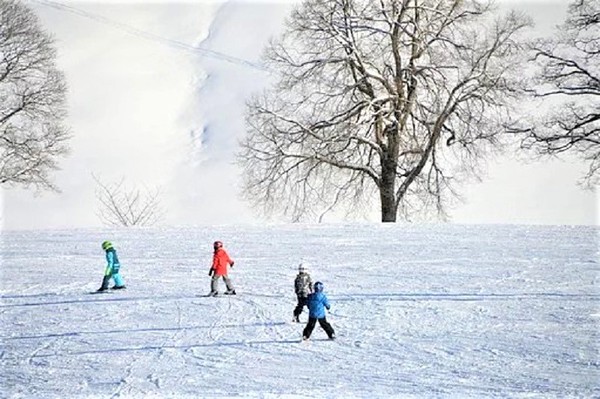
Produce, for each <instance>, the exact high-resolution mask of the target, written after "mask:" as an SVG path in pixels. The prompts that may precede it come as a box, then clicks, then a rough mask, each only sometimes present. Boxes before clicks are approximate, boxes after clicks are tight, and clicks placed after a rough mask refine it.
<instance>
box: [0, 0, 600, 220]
mask: <svg viewBox="0 0 600 399" xmlns="http://www.w3.org/2000/svg"><path fill="white" fill-rule="evenodd" d="M507 2H508V3H513V4H512V5H514V6H517V5H518V7H520V8H521V9H524V10H526V11H528V12H530V13H531V14H532V16H533V17H534V18H535V19H536V22H537V26H538V29H539V30H541V31H544V32H545V31H548V30H549V29H551V28H552V26H554V25H555V24H558V23H560V22H561V20H562V17H563V13H564V10H565V7H566V3H565V2H555V3H548V2H543V1H536V2H529V3H526V4H525V5H523V4H522V3H521V2H518V4H517V2H516V1H515V2H511V1H507ZM217 3H218V2H215V1H209V2H192V1H188V2H178V3H175V4H167V3H165V2H154V3H150V4H148V3H140V2H131V1H128V2H114V1H111V2H108V3H107V2H102V3H95V2H89V1H88V2H79V3H75V2H68V3H65V4H68V5H71V6H73V7H77V9H78V10H83V11H85V12H86V13H89V14H88V15H92V16H97V18H96V20H94V19H90V18H87V17H85V16H82V15H76V14H74V13H71V12H67V11H65V10H57V9H55V8H51V7H48V6H44V5H41V4H38V3H35V2H30V3H29V4H31V5H32V6H33V7H34V9H35V10H36V11H37V12H38V14H39V15H40V17H41V20H42V23H43V25H44V27H45V28H46V29H47V30H48V31H49V32H51V33H52V34H53V35H54V36H55V37H56V39H57V46H58V50H59V67H60V68H61V69H62V70H64V71H65V73H66V76H67V81H68V84H69V105H70V117H69V121H68V122H69V124H70V126H71V128H72V133H73V135H74V137H73V140H72V142H71V147H72V152H71V154H70V156H69V157H68V158H66V159H65V160H64V161H62V162H61V167H62V170H61V171H60V172H59V173H57V174H56V179H55V180H56V183H57V184H58V186H59V187H60V188H61V190H62V193H60V194H57V193H41V194H40V195H34V194H33V193H32V192H28V191H23V190H18V189H17V190H15V189H13V190H10V191H4V192H3V195H2V198H0V201H2V202H3V204H2V203H0V205H2V209H3V215H2V223H3V227H4V228H6V229H37V228H56V227H59V228H62V227H65V228H67V227H88V226H99V225H100V220H99V219H98V217H97V215H96V210H97V205H98V204H97V199H96V197H95V194H94V189H95V183H94V181H93V179H92V173H94V174H96V175H98V176H100V178H101V179H103V180H104V181H107V182H110V181H114V180H117V179H119V178H121V177H125V178H126V179H127V181H128V182H129V183H130V184H135V185H145V186H147V187H156V186H160V187H161V188H162V192H163V205H164V207H165V208H166V211H167V218H166V220H165V222H166V223H167V224H170V225H186V224H206V223H210V224H214V223H240V222H253V221H256V219H255V217H254V216H253V214H252V213H251V212H250V211H249V209H248V208H247V206H246V204H244V203H243V202H241V200H240V199H238V187H237V183H238V181H239V177H238V171H237V170H236V168H235V167H234V166H232V165H231V161H232V160H233V157H234V153H235V145H236V142H237V139H239V138H240V137H241V135H243V131H244V125H243V111H244V101H245V99H246V98H247V96H248V95H249V94H250V93H252V92H254V91H256V90H259V89H261V88H262V87H264V75H263V74H262V73H261V72H260V71H257V70H255V69H252V68H249V67H246V66H241V65H239V64H234V63H229V62H226V61H223V60H222V59H219V58H214V57H207V56H202V54H193V53H191V52H189V51H185V50H181V49H178V48H175V47H174V46H169V45H166V44H165V43H164V42H161V41H160V40H147V39H145V38H143V37H141V36H140V35H136V34H131V30H130V31H129V32H127V31H126V30H124V29H123V26H127V27H133V28H135V29H138V30H141V31H144V32H151V33H152V34H154V35H157V36H160V37H162V38H167V39H172V40H176V41H178V42H183V43H189V44H190V45H200V44H201V45H202V46H203V47H204V48H210V49H212V50H214V51H217V52H219V53H224V54H227V55H230V56H234V57H238V58H242V59H246V60H250V61H257V60H258V57H259V54H260V52H261V51H262V49H263V47H264V45H265V43H266V41H267V40H268V38H269V36H270V35H272V34H275V33H276V32H277V30H278V29H279V28H280V25H281V22H282V19H283V18H284V16H285V15H286V10H287V8H286V5H285V4H284V2H279V3H276V4H268V3H266V2H256V1H243V2H238V3H229V4H227V5H225V6H222V5H220V4H217ZM539 3H542V4H539ZM215 17H216V18H217V19H216V22H215V23H214V25H213V26H212V27H211V28H210V29H211V34H210V37H208V39H207V35H208V32H209V31H208V29H209V27H210V24H211V22H212V21H213V19H214V18H215ZM99 18H105V20H104V22H102V21H101V20H99ZM107 20H108V21H112V22H114V23H113V24H112V25H111V24H107V23H106V21H107ZM115 24H116V25H118V26H115ZM206 39H207V40H206ZM207 76H208V79H206V77H207ZM205 79H206V80H205ZM585 170H586V167H585V165H584V164H582V163H580V162H577V161H575V160H569V161H565V160H556V161H552V162H530V163H523V162H521V161H518V160H516V159H513V158H512V157H508V156H505V157H500V158H498V159H495V160H490V162H489V164H488V173H487V176H485V177H484V180H483V182H481V183H473V184H469V185H467V186H465V187H463V189H462V194H463V197H464V200H465V202H464V204H462V205H457V206H456V207H455V208H454V209H453V211H452V212H451V216H452V220H453V221H454V222H458V223H524V224H597V223H598V219H597V209H598V207H599V204H598V199H597V197H596V196H595V195H594V193H593V192H590V191H583V190H582V189H581V188H579V187H578V186H577V185H576V181H577V180H578V179H579V178H580V177H581V176H582V175H583V174H584V172H585Z"/></svg>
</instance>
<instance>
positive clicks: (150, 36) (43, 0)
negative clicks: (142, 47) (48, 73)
mask: <svg viewBox="0 0 600 399" xmlns="http://www.w3.org/2000/svg"><path fill="white" fill-rule="evenodd" d="M30 1H33V2H35V3H38V4H41V5H44V6H46V7H51V8H54V9H57V10H60V11H65V12H70V13H72V14H75V15H79V16H81V17H85V18H89V19H92V20H94V21H96V22H99V23H103V24H105V25H110V26H112V27H114V28H117V29H119V30H122V31H124V32H127V33H128V34H130V35H134V36H138V37H141V38H143V39H146V40H150V41H154V42H158V43H162V44H165V45H167V46H170V47H174V48H178V49H180V50H185V51H190V52H193V53H200V54H204V55H206V56H208V57H211V58H215V59H218V60H222V61H226V62H230V63H232V64H237V65H242V66H246V67H250V68H253V69H258V70H261V71H268V69H267V68H266V67H265V66H263V65H260V64H257V63H254V62H251V61H248V60H245V59H243V58H238V57H233V56H231V55H227V54H224V53H221V52H218V51H214V50H209V49H205V48H202V47H195V46H192V45H189V44H187V43H183V42H180V41H177V40H173V39H169V38H166V37H163V36H159V35H156V34H154V33H151V32H148V31H144V30H141V29H138V28H134V27H133V26H130V25H127V24H124V23H121V22H117V21H114V20H112V19H110V18H106V17H103V16H101V15H97V14H94V13H91V12H88V11H84V10H82V9H80V8H76V7H72V6H69V5H66V4H64V3H60V2H57V1H51V0H30Z"/></svg>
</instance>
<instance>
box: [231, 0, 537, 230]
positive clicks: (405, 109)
mask: <svg viewBox="0 0 600 399" xmlns="http://www.w3.org/2000/svg"><path fill="white" fill-rule="evenodd" d="M493 11H494V10H493V8H492V7H491V5H490V4H489V3H485V4H483V3H481V2H478V1H463V0H401V1H400V0H378V1H372V0H307V1H304V3H303V4H302V5H301V7H300V8H298V9H296V10H295V11H294V12H293V13H292V15H291V17H290V18H289V20H288V25H287V30H286V32H285V33H284V34H283V35H282V37H281V38H280V40H278V41H277V42H273V43H272V44H271V45H270V46H269V48H268V51H267V55H266V59H267V62H268V65H269V67H270V68H271V70H274V71H276V72H277V73H278V76H279V79H278V81H277V83H276V84H275V85H274V86H273V88H272V90H269V91H267V92H266V93H264V95H262V96H257V97H256V98H254V99H253V100H252V101H251V102H250V103H249V104H248V115H247V124H248V135H247V137H246V139H245V140H244V141H243V142H242V152H241V154H240V163H241V165H242V166H243V167H244V176H245V187H244V189H245V190H244V193H245V195H246V196H247V198H248V199H249V200H250V201H251V202H252V204H253V205H254V206H257V207H260V206H262V209H263V210H264V212H265V213H266V214H269V213H270V212H272V211H273V210H274V209H277V210H278V211H281V212H282V213H284V214H286V215H289V216H291V218H292V220H301V219H303V218H309V217H310V218H313V217H319V213H321V212H323V210H325V211H327V210H328V209H329V208H331V207H332V206H336V207H340V208H342V209H345V210H346V211H347V212H355V211H356V210H357V209H360V208H361V207H363V206H367V207H370V206H371V203H372V201H373V200H374V199H375V198H377V197H378V198H379V202H380V210H381V220H382V221H383V222H395V221H396V219H397V217H398V216H401V217H403V218H408V217H410V216H411V215H413V214H414V213H415V212H417V213H419V212H424V211H427V210H430V209H432V208H434V209H436V210H437V215H438V216H442V217H443V216H445V205H446V204H447V200H449V199H451V198H454V197H455V196H457V193H456V191H455V190H454V189H453V185H454V183H455V181H456V180H457V179H459V178H463V177H466V176H468V175H469V174H472V175H476V174H477V171H478V167H477V166H478V164H479V162H480V161H481V159H482V157H483V156H484V154H486V153H487V152H488V151H489V150H493V149H494V148H496V147H497V146H499V143H500V140H499V135H500V134H501V133H503V132H504V130H503V128H502V124H503V122H504V121H505V120H506V118H507V115H508V112H509V105H510V104H511V98H512V96H513V88H512V87H511V84H510V82H511V80H510V79H509V77H510V74H511V72H512V70H513V69H514V68H516V67H517V65H518V64H519V63H518V62H516V61H515V60H516V57H519V56H520V55H521V47H520V44H519V42H518V39H517V33H518V32H519V31H521V30H522V29H523V28H525V27H526V26H528V25H529V24H530V22H529V20H528V19H527V18H525V17H524V16H522V15H519V14H516V13H509V14H507V15H505V16H503V17H501V18H500V17H498V18H496V19H495V18H494V13H493ZM321 217H322V215H321Z"/></svg>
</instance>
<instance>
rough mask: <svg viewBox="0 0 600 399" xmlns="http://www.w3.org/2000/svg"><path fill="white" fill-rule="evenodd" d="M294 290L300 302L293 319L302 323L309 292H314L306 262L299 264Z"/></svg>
mask: <svg viewBox="0 0 600 399" xmlns="http://www.w3.org/2000/svg"><path fill="white" fill-rule="evenodd" d="M294 291H295V292H296V297H297V298H298V304H297V305H296V308H295V309H294V318H293V319H292V320H293V321H295V322H296V323H300V314H301V313H302V310H303V309H304V306H305V305H306V300H307V299H308V294H311V293H312V279H311V278H310V274H308V271H307V270H306V265H305V264H304V263H300V265H299V266H298V275H296V279H295V280H294Z"/></svg>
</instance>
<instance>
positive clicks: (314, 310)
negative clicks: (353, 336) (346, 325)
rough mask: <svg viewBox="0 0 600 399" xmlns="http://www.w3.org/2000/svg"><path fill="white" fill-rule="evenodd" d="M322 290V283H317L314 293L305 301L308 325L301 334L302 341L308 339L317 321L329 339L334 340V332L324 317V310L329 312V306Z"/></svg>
mask: <svg viewBox="0 0 600 399" xmlns="http://www.w3.org/2000/svg"><path fill="white" fill-rule="evenodd" d="M323 288H324V287H323V283H322V282H320V281H317V282H316V283H315V286H314V292H313V293H312V294H310V295H309V296H308V299H307V301H306V302H307V303H306V304H307V305H308V323H306V327H305V328H304V331H303V332H302V339H303V340H305V341H306V340H307V339H309V338H310V335H311V334H312V332H313V329H314V328H315V325H316V324H317V321H318V322H319V325H320V326H321V328H322V329H323V330H325V332H326V333H327V336H328V337H329V339H335V331H333V327H331V324H329V322H328V321H327V318H326V317H325V309H327V310H329V308H330V307H331V305H330V304H329V300H328V299H327V296H326V295H325V293H324V292H323Z"/></svg>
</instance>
